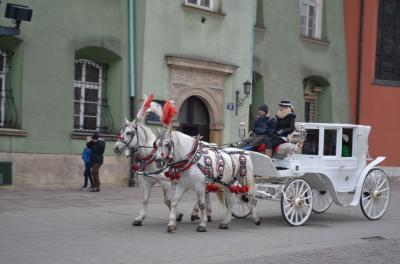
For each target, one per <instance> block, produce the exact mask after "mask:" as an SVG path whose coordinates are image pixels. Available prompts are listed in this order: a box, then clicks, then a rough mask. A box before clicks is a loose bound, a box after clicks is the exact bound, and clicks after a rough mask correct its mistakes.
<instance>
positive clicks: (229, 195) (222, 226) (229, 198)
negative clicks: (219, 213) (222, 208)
mask: <svg viewBox="0 0 400 264" xmlns="http://www.w3.org/2000/svg"><path fill="white" fill-rule="evenodd" d="M224 194H225V202H226V214H225V219H224V221H222V223H221V224H220V225H219V229H228V224H229V223H230V222H231V219H232V193H231V192H230V191H229V189H228V188H226V187H224Z"/></svg>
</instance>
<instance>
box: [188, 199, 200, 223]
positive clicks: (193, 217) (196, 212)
mask: <svg viewBox="0 0 400 264" xmlns="http://www.w3.org/2000/svg"><path fill="white" fill-rule="evenodd" d="M199 210H200V209H199V203H198V202H197V201H196V203H195V204H194V205H193V210H192V213H191V214H190V220H191V221H192V222H193V221H196V220H199V219H200V217H199Z"/></svg>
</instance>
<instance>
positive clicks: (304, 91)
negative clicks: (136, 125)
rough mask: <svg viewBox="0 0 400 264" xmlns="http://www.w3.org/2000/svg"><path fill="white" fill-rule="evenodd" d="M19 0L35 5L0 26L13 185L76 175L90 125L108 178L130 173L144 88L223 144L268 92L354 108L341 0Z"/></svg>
mask: <svg viewBox="0 0 400 264" xmlns="http://www.w3.org/2000/svg"><path fill="white" fill-rule="evenodd" d="M14 2H15V3H16V4H22V5H27V6H29V7H30V8H32V9H33V17H32V21H31V22H23V23H22V25H21V35H19V36H15V37H10V36H0V50H1V51H2V52H3V53H4V54H5V55H4V56H3V58H6V60H7V74H6V76H7V80H6V82H5V83H6V85H5V87H6V89H5V91H6V93H7V95H9V97H10V98H7V103H5V104H3V105H4V109H5V110H4V113H5V115H4V118H3V119H2V120H3V121H4V122H3V125H2V126H1V127H0V162H3V163H0V166H2V165H1V164H7V166H9V164H10V163H11V164H12V166H11V169H7V170H6V169H4V171H10V172H12V186H15V187H18V186H22V187H41V188H42V187H47V186H48V187H58V186H72V185H77V184H79V183H80V182H81V181H82V180H83V176H82V173H83V164H82V161H81V158H80V154H81V152H82V148H83V146H84V139H85V137H86V136H87V135H90V134H91V133H92V131H94V130H98V131H100V132H101V136H102V137H103V138H105V139H106V140H107V149H106V157H105V163H104V165H103V167H102V168H101V176H100V177H101V180H102V183H106V184H107V183H110V184H111V183H113V184H126V183H127V181H128V177H129V174H130V169H129V168H130V164H129V159H127V158H125V157H119V156H116V155H115V154H113V153H112V146H113V144H114V142H115V137H116V135H117V134H118V132H119V130H120V129H121V126H122V124H123V120H124V119H125V117H128V118H133V117H134V113H135V111H136V110H137V109H138V105H139V104H138V102H139V100H140V99H141V96H142V94H147V95H149V94H151V93H153V94H154V95H155V97H156V99H157V100H159V102H161V103H162V102H163V101H165V100H167V99H173V100H174V101H175V104H176V106H177V109H178V117H177V119H176V121H175V122H174V126H175V127H176V129H179V130H181V131H183V132H185V133H188V134H191V135H196V134H201V135H202V136H203V138H204V139H205V140H209V141H211V142H216V143H218V144H226V143H230V142H232V141H236V140H238V139H239V130H240V128H241V127H248V126H249V123H250V122H251V121H252V119H253V118H254V117H255V116H256V113H257V107H258V105H260V104H263V103H267V104H268V105H269V106H270V113H271V115H273V114H274V111H275V108H276V106H277V105H278V103H279V101H280V100H291V101H292V103H293V105H294V107H295V111H296V114H297V116H298V120H299V121H304V120H308V121H320V122H347V121H348V119H349V110H348V103H347V102H348V95H347V94H348V93H347V81H346V78H347V77H346V64H345V47H344V26H343V14H342V12H343V8H342V1H326V0H325V1H322V0H288V1H286V0H285V1H280V0H247V1H242V0H206V1H204V0H114V1H109V0H85V1H74V0H65V1H50V0H35V1H33V0H32V1H28V0H25V1H24V0H16V1H14ZM0 7H1V10H3V11H4V9H5V3H4V2H3V6H0ZM3 11H1V12H3ZM0 24H1V25H2V26H11V25H12V24H11V23H10V21H9V20H8V19H5V18H3V17H0ZM302 25H303V26H302ZM304 25H308V26H304ZM3 53H2V54H3ZM246 81H248V82H250V83H251V84H252V90H251V93H250V94H248V95H246V94H245V91H244V83H245V82H246ZM11 96H12V98H11ZM0 121H1V120H0ZM0 124H1V122H0ZM148 124H149V125H154V124H157V121H156V120H148ZM246 130H247V129H246ZM246 132H247V131H246ZM4 166H5V165H4ZM4 168H5V167H4ZM4 177H5V176H3V178H4ZM0 184H1V182H0Z"/></svg>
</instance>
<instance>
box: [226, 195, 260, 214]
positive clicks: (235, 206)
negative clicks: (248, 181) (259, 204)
mask: <svg viewBox="0 0 400 264" xmlns="http://www.w3.org/2000/svg"><path fill="white" fill-rule="evenodd" d="M254 206H256V205H255V204H254ZM250 213H251V212H250V200H249V198H248V197H247V196H246V195H233V196H232V216H233V217H236V218H246V217H248V216H249V215H250Z"/></svg>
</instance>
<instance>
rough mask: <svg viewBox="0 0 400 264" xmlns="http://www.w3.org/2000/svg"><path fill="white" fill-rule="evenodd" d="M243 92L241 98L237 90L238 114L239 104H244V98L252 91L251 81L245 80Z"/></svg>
mask: <svg viewBox="0 0 400 264" xmlns="http://www.w3.org/2000/svg"><path fill="white" fill-rule="evenodd" d="M243 93H244V97H243V98H240V97H239V91H236V106H235V108H236V115H238V108H239V106H242V105H243V102H244V100H245V99H246V98H247V97H249V95H250V93H251V82H249V81H245V82H244V83H243Z"/></svg>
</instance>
